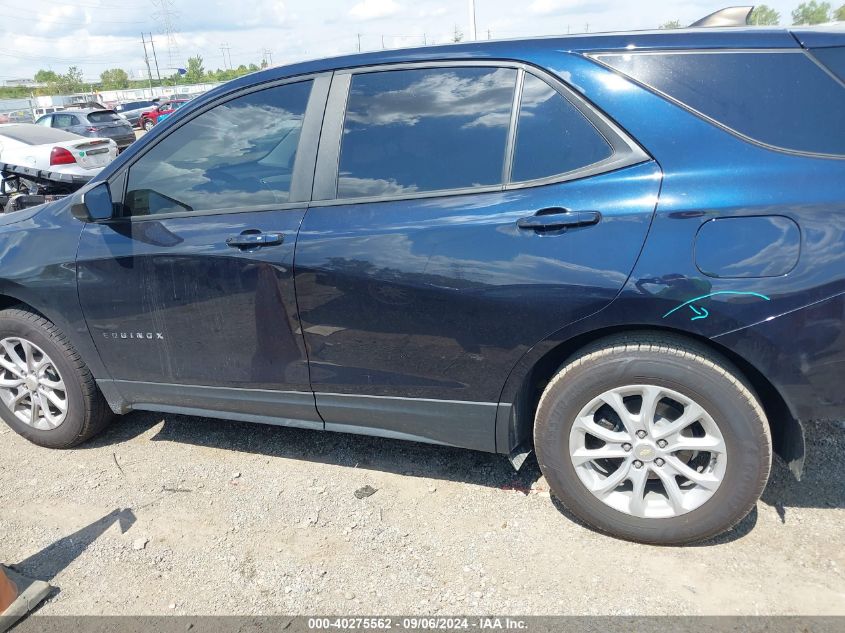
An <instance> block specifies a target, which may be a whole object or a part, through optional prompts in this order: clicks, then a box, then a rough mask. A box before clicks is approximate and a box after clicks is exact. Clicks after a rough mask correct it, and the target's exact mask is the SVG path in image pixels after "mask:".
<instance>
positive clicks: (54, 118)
mask: <svg viewBox="0 0 845 633" xmlns="http://www.w3.org/2000/svg"><path fill="white" fill-rule="evenodd" d="M35 123H36V124H37V125H43V126H45V127H53V128H58V129H60V130H65V131H67V132H72V133H73V134H79V135H80V136H88V137H93V138H110V139H112V140H113V141H114V142H115V143H116V144H117V149H118V151H123V150H124V149H126V148H127V147H129V145H131V144H132V143H133V142H134V141H135V131H134V130H133V129H132V125H131V124H130V123H129V122H128V121H127V120H126V119H124V118H123V117H121V116H120V115H119V114H118V113H117V112H115V111H114V110H96V109H94V108H85V109H79V110H62V111H61V112H54V113H52V114H45V115H44V116H42V117H41V118H39V119H38V120H37V121H36V122H35Z"/></svg>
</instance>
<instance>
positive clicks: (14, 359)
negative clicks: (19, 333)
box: [2, 339, 27, 375]
mask: <svg viewBox="0 0 845 633" xmlns="http://www.w3.org/2000/svg"><path fill="white" fill-rule="evenodd" d="M16 340H17V339H4V340H3V341H2V345H3V351H4V353H5V356H6V362H7V363H12V364H14V365H15V366H16V367H17V371H19V372H20V373H21V375H23V374H25V373H26V370H27V367H26V361H25V360H24V359H23V358H21V355H20V354H18V350H17V349H15V347H16V345H15V343H13V342H12V341H16Z"/></svg>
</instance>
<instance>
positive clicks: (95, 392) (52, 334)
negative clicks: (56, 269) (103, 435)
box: [0, 308, 112, 448]
mask: <svg viewBox="0 0 845 633" xmlns="http://www.w3.org/2000/svg"><path fill="white" fill-rule="evenodd" d="M0 417H2V418H3V420H4V421H5V422H6V424H8V425H9V427H11V428H12V430H14V431H15V432H17V433H19V434H20V435H22V436H23V437H25V438H27V439H28V440H30V441H31V442H33V443H35V444H38V445H39V446H44V447H47V448H68V447H71V446H75V445H77V444H79V443H81V442H84V441H85V440H87V439H88V438H90V437H92V436H93V435H95V434H96V433H98V432H99V431H100V430H101V429H102V428H103V427H105V426H106V424H108V422H109V421H110V420H111V418H112V414H111V410H110V409H109V407H108V404H107V403H106V402H105V400H104V398H103V396H102V394H101V393H100V391H99V389H98V388H97V385H96V382H95V381H94V377H93V376H92V375H91V372H90V371H89V370H88V368H87V367H86V366H85V363H83V362H82V359H81V357H80V356H79V354H78V353H77V352H76V350H75V349H74V348H73V346H72V345H71V344H70V341H68V340H67V338H66V337H65V336H64V334H62V333H61V332H60V331H59V330H58V328H56V326H55V325H53V324H52V323H51V322H50V321H48V320H47V319H45V318H43V317H42V316H40V315H38V314H35V313H34V312H29V311H27V310H22V309H16V308H12V309H8V310H2V311H0Z"/></svg>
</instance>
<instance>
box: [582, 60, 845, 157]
mask: <svg viewBox="0 0 845 633" xmlns="http://www.w3.org/2000/svg"><path fill="white" fill-rule="evenodd" d="M598 59H599V60H600V61H602V62H604V63H606V64H608V65H610V66H612V67H613V68H616V69H617V70H619V71H621V72H623V73H625V74H626V75H628V76H630V77H632V78H634V79H636V80H637V81H640V82H642V83H644V84H645V85H647V86H649V87H651V88H654V89H656V90H658V91H660V92H662V93H664V94H666V95H668V96H670V97H672V98H673V99H675V100H677V101H680V102H681V103H683V104H684V105H686V106H688V107H690V108H692V109H693V110H696V111H698V112H699V113H701V114H704V115H705V116H708V117H710V118H711V119H713V120H715V121H717V122H718V123H721V124H722V125H724V126H726V127H728V128H730V129H732V130H734V131H736V132H739V133H740V134H743V135H745V136H747V137H750V138H752V139H754V140H756V141H758V142H761V143H765V144H767V145H773V146H775V147H779V148H783V149H789V150H796V151H801V152H811V153H821V154H840V155H841V154H845V116H842V113H843V112H845V89H843V87H842V86H841V85H839V84H838V83H837V82H836V81H835V80H834V79H833V78H832V77H830V75H828V74H827V73H826V72H825V71H824V70H823V69H822V68H820V67H819V66H818V65H817V64H816V63H814V62H813V60H811V59H810V58H809V57H808V56H807V55H805V54H803V53H801V52H777V53H773V52H725V53H721V52H710V53H659V54H624V55H615V54H614V55H600V56H598Z"/></svg>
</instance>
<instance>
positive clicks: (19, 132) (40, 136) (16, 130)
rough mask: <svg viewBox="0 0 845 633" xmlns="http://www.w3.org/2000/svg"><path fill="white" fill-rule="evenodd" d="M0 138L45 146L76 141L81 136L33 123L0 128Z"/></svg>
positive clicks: (13, 124)
mask: <svg viewBox="0 0 845 633" xmlns="http://www.w3.org/2000/svg"><path fill="white" fill-rule="evenodd" d="M0 136H6V137H8V138H10V139H12V140H13V141H18V142H20V143H25V144H26V145H46V144H47V143H63V142H65V141H78V140H79V139H81V138H84V137H82V136H79V135H78V134H72V133H71V132H66V131H64V130H60V129H58V128H54V127H44V126H43V125H35V124H34V123H12V124H10V125H3V126H0Z"/></svg>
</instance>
